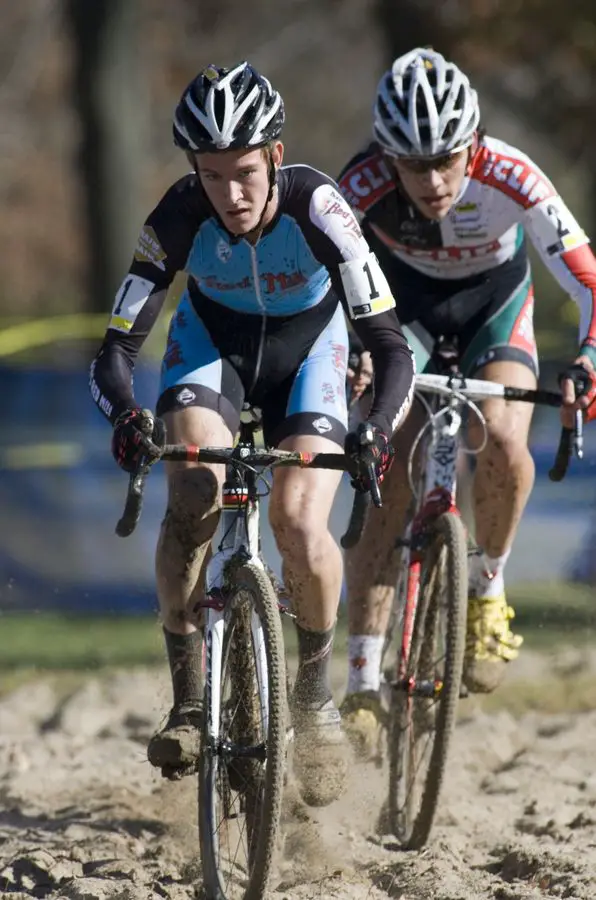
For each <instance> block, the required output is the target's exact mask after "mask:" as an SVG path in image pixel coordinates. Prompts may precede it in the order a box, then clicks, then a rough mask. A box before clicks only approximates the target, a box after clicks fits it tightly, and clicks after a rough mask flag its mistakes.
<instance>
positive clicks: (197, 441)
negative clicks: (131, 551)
mask: <svg viewBox="0 0 596 900" xmlns="http://www.w3.org/2000/svg"><path fill="white" fill-rule="evenodd" d="M163 418H164V422H165V425H166V433H167V441H168V443H169V444H179V443H184V444H193V445H194V446H197V447H231V446H232V445H233V435H232V433H231V432H230V430H229V428H228V427H227V425H226V424H225V423H224V421H223V419H222V417H221V416H220V415H219V413H217V412H215V411H214V410H212V409H203V408H202V407H199V406H192V407H188V408H187V409H177V410H175V411H173V412H169V413H164V416H163ZM166 471H167V478H168V508H169V510H170V512H172V511H176V510H177V511H179V512H180V513H182V514H187V515H188V516H189V517H191V518H193V519H194V518H196V517H197V516H198V517H199V518H200V517H201V516H202V515H204V514H205V512H207V510H210V509H212V508H213V507H214V506H216V505H217V504H218V498H219V492H220V486H221V483H222V482H223V479H224V477H225V466H223V465H212V464H211V463H199V464H197V463H193V462H169V463H166Z"/></svg>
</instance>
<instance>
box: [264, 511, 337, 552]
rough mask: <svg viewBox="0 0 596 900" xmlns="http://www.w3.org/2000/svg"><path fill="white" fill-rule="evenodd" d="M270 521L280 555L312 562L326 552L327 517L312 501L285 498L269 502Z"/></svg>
mask: <svg viewBox="0 0 596 900" xmlns="http://www.w3.org/2000/svg"><path fill="white" fill-rule="evenodd" d="M269 522H270V524H271V530H272V531H273V535H274V537H275V541H276V543H277V546H278V548H279V551H280V553H281V555H282V556H284V557H285V556H291V557H296V558H300V559H301V560H304V562H305V563H307V564H308V563H309V561H310V562H314V561H315V560H316V559H317V558H318V556H320V555H321V553H323V552H325V550H324V547H326V541H325V536H326V534H327V522H326V517H325V516H323V515H321V512H320V510H319V511H318V512H317V510H316V507H315V506H313V505H312V504H300V503H298V502H292V500H286V501H285V502H284V501H283V500H282V502H278V503H276V504H273V503H272V504H271V505H270V507H269Z"/></svg>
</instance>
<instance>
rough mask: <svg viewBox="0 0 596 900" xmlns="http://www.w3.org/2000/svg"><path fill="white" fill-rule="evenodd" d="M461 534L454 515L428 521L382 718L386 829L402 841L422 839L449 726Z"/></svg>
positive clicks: (463, 613)
mask: <svg viewBox="0 0 596 900" xmlns="http://www.w3.org/2000/svg"><path fill="white" fill-rule="evenodd" d="M467 604H468V557H467V539H466V533H465V529H464V526H463V524H462V522H461V519H460V518H459V516H457V515H456V514H454V513H444V514H442V515H441V516H439V517H438V518H437V519H436V521H435V522H434V523H433V525H432V526H431V533H430V535H429V543H428V547H427V548H426V549H425V551H424V557H423V561H422V565H421V571H420V593H419V600H418V606H417V609H416V614H415V617H414V626H413V632H412V641H411V644H410V652H409V656H408V660H407V665H406V669H405V679H402V681H401V682H397V683H394V685H393V690H392V692H391V707H390V719H389V798H388V812H389V825H390V828H391V831H392V832H393V833H394V834H395V835H396V837H397V838H398V839H399V840H400V842H401V844H402V845H403V847H404V848H406V849H417V848H419V847H422V846H423V845H424V844H425V843H426V841H427V840H428V837H429V834H430V831H431V828H432V825H433V821H434V818H435V813H436V809H437V804H438V800H439V794H440V791H441V785H442V782H443V776H444V773H445V767H446V764H447V756H448V752H449V742H450V740H451V736H452V734H453V729H454V727H455V720H456V714H457V704H458V700H459V695H460V688H461V679H462V671H463V659H464V651H465V640H466V617H467Z"/></svg>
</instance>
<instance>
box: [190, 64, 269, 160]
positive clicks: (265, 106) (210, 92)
mask: <svg viewBox="0 0 596 900" xmlns="http://www.w3.org/2000/svg"><path fill="white" fill-rule="evenodd" d="M284 119H285V115H284V104H283V100H282V99H281V96H280V95H279V94H278V92H277V91H274V90H273V88H272V87H271V84H270V83H269V81H268V80H267V79H266V78H265V77H264V76H263V75H261V74H260V73H259V72H257V70H256V69H253V67H252V66H251V65H249V64H248V63H247V62H242V63H240V64H239V65H237V66H235V67H234V68H232V69H223V68H218V67H217V66H207V68H206V69H204V70H203V71H202V72H200V73H199V74H198V75H197V77H196V78H194V79H193V80H192V81H191V82H190V84H189V85H188V87H187V88H186V90H185V91H184V93H183V95H182V97H181V99H180V102H179V104H178V106H177V107H176V112H175V115H174V143H175V144H176V146H177V147H180V148H181V149H182V150H191V151H192V152H193V153H212V152H214V151H218V150H236V149H240V148H243V147H255V148H256V147H261V146H263V145H265V144H267V143H268V142H269V141H272V140H275V138H276V137H278V135H279V134H280V132H281V130H282V127H283V124H284Z"/></svg>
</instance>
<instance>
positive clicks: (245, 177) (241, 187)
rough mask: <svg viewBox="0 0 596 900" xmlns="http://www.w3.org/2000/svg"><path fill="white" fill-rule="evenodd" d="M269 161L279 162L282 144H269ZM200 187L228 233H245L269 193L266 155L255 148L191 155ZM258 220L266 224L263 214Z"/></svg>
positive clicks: (260, 213)
mask: <svg viewBox="0 0 596 900" xmlns="http://www.w3.org/2000/svg"><path fill="white" fill-rule="evenodd" d="M271 155H272V158H273V163H274V165H275V166H276V167H278V166H279V165H280V164H281V160H282V156H283V145H282V144H281V142H279V141H277V142H276V143H275V144H274V145H273V146H272V148H271ZM194 163H195V166H196V171H197V174H198V176H199V178H200V179H201V184H202V185H203V189H204V191H205V193H206V194H207V196H208V198H209V200H210V201H211V203H212V205H213V207H214V209H215V211H216V213H217V214H218V216H219V217H220V219H221V221H222V222H223V224H224V225H225V227H226V228H227V229H228V231H230V232H231V233H232V234H247V233H248V232H250V231H252V230H253V229H254V228H256V226H257V225H258V224H259V219H260V218H261V215H262V213H263V209H264V207H265V204H266V202H267V195H268V193H269V155H268V153H267V152H266V151H265V150H264V149H263V148H262V147H259V148H257V149H256V150H244V149H241V150H226V151H225V152H223V153H200V154H197V155H196V156H195V157H194ZM262 224H267V217H265V219H264V221H263V223H262Z"/></svg>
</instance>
